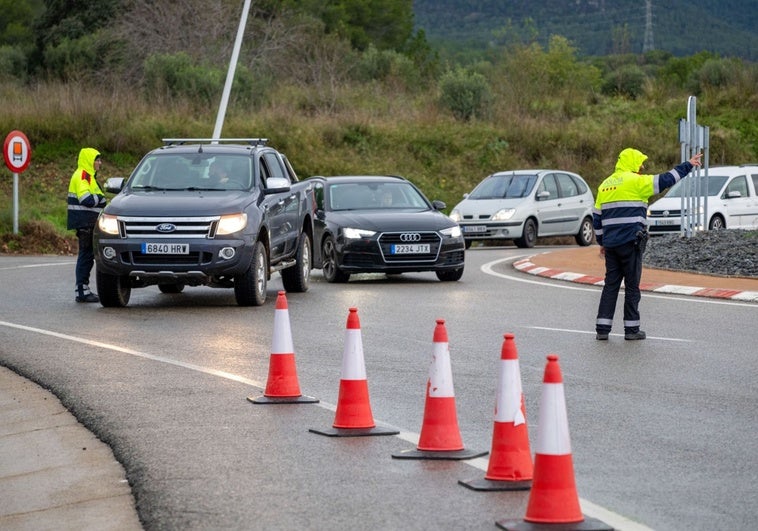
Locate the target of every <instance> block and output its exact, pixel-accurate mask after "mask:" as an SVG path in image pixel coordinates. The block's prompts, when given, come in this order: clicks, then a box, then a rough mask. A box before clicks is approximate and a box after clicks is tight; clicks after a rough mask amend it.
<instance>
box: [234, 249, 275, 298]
mask: <svg viewBox="0 0 758 531" xmlns="http://www.w3.org/2000/svg"><path fill="white" fill-rule="evenodd" d="M267 273H268V258H267V256H266V248H265V247H264V246H263V244H262V243H261V242H260V241H257V242H255V245H254V246H253V259H252V261H251V262H250V267H249V268H248V269H247V271H245V272H244V273H242V274H241V275H237V276H235V277H234V296H235V298H236V299H237V304H239V305H240V306H261V305H263V303H264V302H266V284H267V282H268V274H267Z"/></svg>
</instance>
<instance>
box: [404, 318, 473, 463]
mask: <svg viewBox="0 0 758 531" xmlns="http://www.w3.org/2000/svg"><path fill="white" fill-rule="evenodd" d="M433 341H434V345H433V352H432V365H431V368H430V370H429V379H428V380H427V382H426V402H425V405H424V422H423V424H422V425H421V434H420V435H419V441H418V446H417V447H416V450H406V451H403V452H400V453H399V454H393V455H392V457H397V458H400V459H471V458H472V457H480V456H483V455H487V452H474V451H471V450H466V449H465V448H464V447H463V440H462V439H461V432H460V429H459V428H458V416H457V415H456V411H455V392H454V390H453V372H452V369H451V367H450V350H449V348H448V340H447V329H446V328H445V320H444V319H437V326H436V327H435V329H434V339H433Z"/></svg>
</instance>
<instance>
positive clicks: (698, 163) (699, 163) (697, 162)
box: [690, 153, 703, 166]
mask: <svg viewBox="0 0 758 531" xmlns="http://www.w3.org/2000/svg"><path fill="white" fill-rule="evenodd" d="M701 158H703V154H702V153H698V154H696V155H693V156H692V158H691V159H690V164H692V165H693V166H702V165H703V162H702V161H701V160H700V159H701Z"/></svg>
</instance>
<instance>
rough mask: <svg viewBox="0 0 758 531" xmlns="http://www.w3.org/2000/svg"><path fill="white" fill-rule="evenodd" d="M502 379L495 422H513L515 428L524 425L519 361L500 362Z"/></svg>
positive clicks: (496, 404)
mask: <svg viewBox="0 0 758 531" xmlns="http://www.w3.org/2000/svg"><path fill="white" fill-rule="evenodd" d="M499 367H500V378H499V379H498V384H497V402H496V403H495V422H513V425H514V426H518V425H520V424H524V423H525V422H526V418H524V412H523V411H522V409H521V397H522V389H521V376H520V374H521V373H520V372H519V364H518V360H500V364H499Z"/></svg>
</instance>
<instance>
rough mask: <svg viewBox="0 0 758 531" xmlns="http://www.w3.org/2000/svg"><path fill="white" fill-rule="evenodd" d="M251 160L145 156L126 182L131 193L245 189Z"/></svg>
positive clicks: (249, 181) (224, 156)
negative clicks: (132, 191) (135, 191)
mask: <svg viewBox="0 0 758 531" xmlns="http://www.w3.org/2000/svg"><path fill="white" fill-rule="evenodd" d="M252 185H253V171H252V159H251V158H250V157H248V156H244V155H228V154H218V155H216V154H214V155H210V154H208V155H206V154H197V153H195V154H172V153H168V154H166V153H160V154H155V155H152V156H149V157H146V158H145V159H144V160H143V161H142V162H141V163H140V164H139V166H137V168H135V170H134V173H133V174H132V177H131V179H130V182H129V187H130V188H131V189H132V190H146V191H150V190H190V191H194V190H247V189H249V188H250V187H251V186H252Z"/></svg>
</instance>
